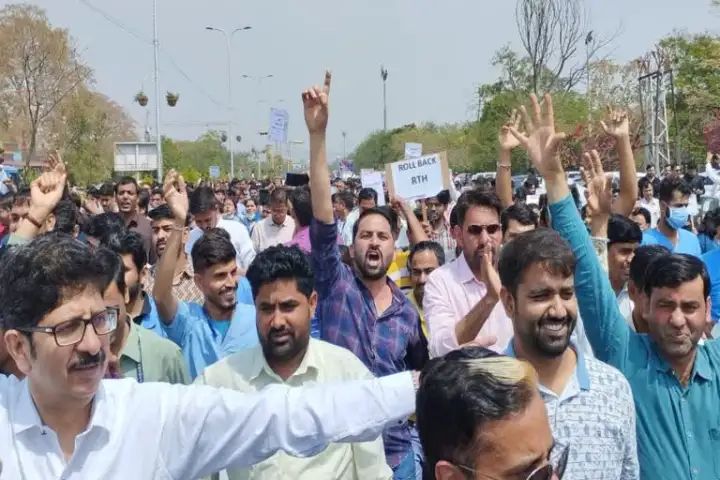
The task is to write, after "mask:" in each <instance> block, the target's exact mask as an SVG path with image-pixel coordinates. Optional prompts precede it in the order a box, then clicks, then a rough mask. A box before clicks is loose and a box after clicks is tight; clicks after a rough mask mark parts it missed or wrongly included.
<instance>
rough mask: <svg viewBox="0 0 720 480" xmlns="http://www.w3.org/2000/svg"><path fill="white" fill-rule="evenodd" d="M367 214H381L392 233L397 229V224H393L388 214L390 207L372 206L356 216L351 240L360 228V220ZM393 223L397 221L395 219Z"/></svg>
mask: <svg viewBox="0 0 720 480" xmlns="http://www.w3.org/2000/svg"><path fill="white" fill-rule="evenodd" d="M369 215H382V216H383V217H384V218H385V220H387V221H388V223H389V224H390V231H391V232H393V233H394V232H395V231H396V230H397V225H393V218H392V216H390V209H387V208H381V207H372V208H368V209H367V210H365V211H364V212H362V213H361V214H360V216H359V217H358V219H357V221H356V222H355V224H354V225H353V236H352V238H353V241H355V237H357V234H358V231H359V230H360V222H361V221H362V219H363V218H365V217H367V216H369ZM395 223H397V221H396V222H395Z"/></svg>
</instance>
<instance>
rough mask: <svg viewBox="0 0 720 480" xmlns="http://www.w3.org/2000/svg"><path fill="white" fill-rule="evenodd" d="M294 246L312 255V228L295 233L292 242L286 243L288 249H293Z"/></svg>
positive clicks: (303, 228)
mask: <svg viewBox="0 0 720 480" xmlns="http://www.w3.org/2000/svg"><path fill="white" fill-rule="evenodd" d="M293 245H297V246H298V247H299V248H300V250H302V251H303V252H305V253H310V252H311V251H312V245H310V227H301V228H300V230H298V231H297V232H295V235H293V238H292V240H290V241H289V242H285V246H286V247H291V246H293Z"/></svg>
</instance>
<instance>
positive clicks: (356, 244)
mask: <svg viewBox="0 0 720 480" xmlns="http://www.w3.org/2000/svg"><path fill="white" fill-rule="evenodd" d="M330 82H331V75H330V72H327V73H326V74H325V83H324V85H323V86H322V87H319V86H318V87H313V88H310V89H308V90H305V91H304V92H303V94H302V99H303V106H304V111H305V123H306V125H307V128H308V132H309V134H310V171H311V172H312V175H311V177H310V190H311V191H312V210H313V217H314V218H313V221H312V223H311V224H310V242H311V245H312V255H311V259H312V265H313V270H314V271H315V289H316V290H317V292H318V312H317V318H318V321H319V323H320V332H321V338H322V339H323V340H326V341H329V342H331V343H334V344H335V345H339V346H341V347H345V348H347V349H348V350H350V351H351V352H353V353H354V354H355V355H357V357H358V358H359V359H360V360H361V361H362V362H363V363H364V364H365V366H366V367H368V369H369V370H370V371H371V372H372V373H373V374H375V375H376V376H382V375H387V374H390V373H396V372H401V371H404V370H408V369H412V368H419V367H421V366H422V365H423V363H424V361H425V359H426V356H427V349H426V348H425V347H424V346H423V344H422V341H421V339H420V327H419V320H418V314H417V311H416V310H415V309H414V308H413V306H412V305H411V304H410V302H409V301H408V299H407V298H406V297H405V295H404V294H403V293H402V291H401V290H400V289H399V288H398V287H397V285H396V284H395V282H393V281H392V280H390V279H389V278H388V275H387V271H388V268H389V266H390V263H391V262H392V260H393V256H394V254H395V238H394V236H393V228H392V225H393V222H392V220H391V219H390V218H389V214H388V213H387V211H385V210H383V209H380V208H370V209H368V210H365V211H364V212H362V214H360V216H359V218H358V220H357V222H355V225H354V226H353V244H352V246H351V247H350V256H351V257H352V261H353V264H354V267H349V266H347V265H345V264H344V263H342V261H341V257H340V250H339V248H338V245H337V224H336V221H335V217H334V214H333V205H332V196H331V192H330V171H329V169H328V164H327V151H326V130H327V123H328V116H329V108H328V98H329V93H330ZM410 434H411V429H410V426H409V424H408V422H401V423H398V424H397V425H394V426H393V427H390V428H388V429H387V430H386V431H385V432H384V437H383V440H384V442H385V455H386V457H387V462H388V464H389V465H390V467H391V468H392V469H393V475H394V478H395V479H397V480H406V479H413V480H414V479H415V478H416V477H415V463H414V455H413V451H412V447H411V441H410Z"/></svg>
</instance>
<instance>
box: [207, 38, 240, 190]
mask: <svg viewBox="0 0 720 480" xmlns="http://www.w3.org/2000/svg"><path fill="white" fill-rule="evenodd" d="M251 28H252V27H250V26H245V27H240V28H236V29H235V30H233V31H232V33H231V34H230V35H228V33H227V32H226V31H225V30H224V29H222V28H217V27H211V26H207V27H205V30H211V31H215V32H220V33H222V34H223V36H224V37H225V48H226V51H227V75H228V117H229V118H228V150H230V178H235V152H234V145H233V142H234V139H235V137H234V132H233V112H234V108H233V101H232V43H231V39H232V36H233V35H235V34H236V33H237V32H240V31H244V30H250V29H251Z"/></svg>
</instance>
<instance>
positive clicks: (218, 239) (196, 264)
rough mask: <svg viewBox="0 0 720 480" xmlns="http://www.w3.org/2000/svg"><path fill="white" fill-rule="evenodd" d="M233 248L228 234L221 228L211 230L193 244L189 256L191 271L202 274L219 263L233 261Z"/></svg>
mask: <svg viewBox="0 0 720 480" xmlns="http://www.w3.org/2000/svg"><path fill="white" fill-rule="evenodd" d="M235 255H236V253H235V247H234V246H233V244H232V242H231V241H230V234H229V233H228V232H227V231H225V230H223V229H222V228H211V229H209V230H207V231H206V232H205V233H203V236H202V237H200V239H199V240H198V241H197V242H195V245H193V247H192V251H191V252H190V256H191V257H192V262H193V270H195V272H197V273H203V272H205V270H207V269H208V268H210V267H212V266H214V265H218V264H220V263H228V262H230V261H234V260H235Z"/></svg>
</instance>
